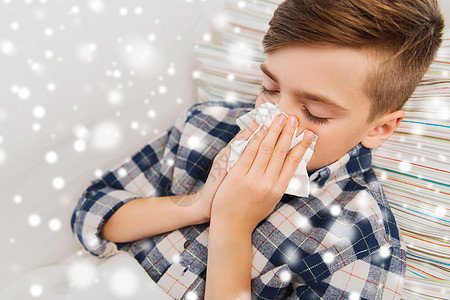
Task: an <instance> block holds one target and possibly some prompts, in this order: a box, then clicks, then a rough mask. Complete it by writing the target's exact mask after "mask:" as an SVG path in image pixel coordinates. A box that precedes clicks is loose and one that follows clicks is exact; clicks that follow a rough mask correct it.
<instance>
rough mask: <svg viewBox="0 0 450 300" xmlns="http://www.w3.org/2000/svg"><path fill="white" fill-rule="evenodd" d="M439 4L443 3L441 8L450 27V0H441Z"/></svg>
mask: <svg viewBox="0 0 450 300" xmlns="http://www.w3.org/2000/svg"><path fill="white" fill-rule="evenodd" d="M439 4H440V5H441V9H442V11H443V12H444V15H445V20H446V25H447V26H446V27H447V28H450V0H440V1H439ZM447 20H448V21H447Z"/></svg>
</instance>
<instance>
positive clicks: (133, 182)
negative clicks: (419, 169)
mask: <svg viewBox="0 0 450 300" xmlns="http://www.w3.org/2000/svg"><path fill="white" fill-rule="evenodd" d="M253 108H254V104H250V103H238V102H237V103H231V102H205V103H199V104H195V105H193V106H192V107H190V108H189V109H187V110H185V111H184V112H183V113H182V114H181V115H180V116H179V117H178V119H177V120H176V122H175V125H174V126H172V127H171V128H169V129H168V130H166V131H165V132H163V133H162V134H160V135H159V136H158V137H156V138H154V139H153V140H152V141H151V142H150V143H149V144H147V145H145V146H144V147H143V148H142V149H141V150H140V151H139V152H137V153H136V154H134V155H133V156H132V157H131V158H130V159H129V160H128V161H126V162H124V163H123V164H120V165H118V166H117V167H116V168H114V169H113V170H112V171H109V172H106V173H105V174H104V176H103V177H101V178H98V179H96V180H93V181H91V184H90V186H89V187H88V188H87V189H86V190H85V191H84V193H83V195H82V197H81V198H80V199H79V201H78V204H77V205H76V207H75V210H74V212H73V215H72V219H71V225H72V230H73V232H74V235H75V236H76V237H77V238H78V240H79V241H80V242H81V244H82V245H83V246H84V248H86V249H87V250H88V251H89V252H90V253H92V254H93V255H96V256H99V257H109V256H111V255H114V254H116V253H117V252H118V251H119V250H123V251H128V252H129V253H131V254H132V255H133V256H134V257H135V258H136V260H137V261H138V262H139V263H140V264H141V265H142V267H143V268H144V269H145V271H146V272H147V273H148V275H149V276H150V278H151V279H152V280H153V281H154V282H156V283H157V284H158V285H159V286H160V287H161V288H162V289H163V290H165V291H166V292H167V293H168V294H169V295H170V296H172V297H173V298H174V299H192V298H190V297H188V295H192V293H195V295H197V296H198V298H199V299H203V298H204V293H205V282H206V278H205V277H206V264H207V245H208V229H209V223H205V224H200V225H192V226H187V227H183V228H180V229H177V230H174V231H171V232H166V233H162V234H159V235H155V236H153V237H148V238H144V239H141V240H138V241H134V242H130V243H113V242H110V241H108V240H104V239H102V238H101V237H100V232H101V229H102V226H103V224H104V223H105V222H106V221H107V220H108V219H109V218H110V217H111V215H112V214H113V213H114V212H115V211H116V210H117V209H118V208H119V207H121V206H122V205H123V204H125V203H127V202H129V201H131V200H133V199H135V198H148V197H160V196H170V195H183V194H191V193H194V192H196V191H198V190H199V189H200V188H201V187H202V186H203V184H204V183H205V181H206V179H207V177H208V173H209V169H210V167H211V164H212V161H213V159H214V157H215V156H216V154H217V153H218V152H219V150H220V149H222V148H223V147H225V146H226V145H227V144H228V143H229V141H230V140H231V139H232V138H233V137H234V136H235V135H236V133H237V132H238V131H239V127H238V126H237V125H236V123H235V120H236V119H237V118H238V117H240V116H242V115H243V114H245V113H247V112H248V111H250V110H251V109H253ZM193 136H195V137H197V138H198V139H197V140H198V141H201V143H197V144H198V145H195V146H194V145H193V143H189V139H190V138H191V137H193ZM371 159H372V156H371V151H370V149H367V148H365V147H363V146H362V145H361V144H358V145H357V146H356V147H354V148H353V149H351V150H350V151H349V152H348V153H347V154H345V155H344V156H343V157H341V158H340V159H339V160H337V161H336V162H334V163H332V164H330V165H328V166H326V167H324V168H322V169H320V170H318V171H316V172H314V174H312V175H311V176H310V181H311V194H310V196H309V197H304V198H303V197H295V196H292V195H288V194H284V196H283V197H282V199H281V200H280V202H279V203H278V204H277V205H276V207H275V209H274V211H273V212H272V213H271V214H269V215H268V216H267V217H266V218H265V219H264V220H262V221H261V222H260V223H259V224H258V226H257V227H256V228H255V230H254V232H253V235H252V244H253V257H252V270H251V278H252V280H251V290H252V299H399V298H400V294H401V291H402V288H403V281H404V276H405V268H406V247H405V245H404V243H403V242H402V239H401V236H400V232H399V228H398V226H397V224H396V222H395V219H394V216H393V214H392V212H391V209H390V208H389V205H388V202H387V201H386V197H385V195H384V192H383V189H382V187H381V185H380V183H379V181H378V180H377V177H376V175H375V173H374V172H373V170H372V168H371Z"/></svg>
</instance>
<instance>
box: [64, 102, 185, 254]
mask: <svg viewBox="0 0 450 300" xmlns="http://www.w3.org/2000/svg"><path fill="white" fill-rule="evenodd" d="M188 113H189V110H185V111H183V112H182V113H181V114H180V115H179V117H178V118H177V120H176V122H175V124H174V125H173V126H172V127H170V128H169V129H167V130H165V131H164V132H162V133H161V134H159V135H158V136H156V137H155V138H153V139H152V140H151V141H150V142H149V143H148V144H147V145H145V146H144V147H143V148H142V149H140V150H139V151H138V152H137V153H135V154H134V155H133V156H132V157H131V158H130V159H128V160H126V161H125V162H124V163H121V164H119V165H118V166H116V167H115V168H113V170H112V171H108V172H106V173H105V174H104V175H103V176H102V177H101V178H98V179H95V180H93V181H91V184H90V186H89V187H88V188H87V189H86V190H85V191H84V192H83V194H82V196H81V197H80V199H79V200H78V203H77V205H76V207H75V209H74V211H73V214H72V218H71V227H72V232H73V234H74V237H75V238H77V239H78V240H79V241H80V242H81V244H82V246H83V247H84V248H85V249H86V250H88V251H89V252H90V253H91V254H93V255H95V256H99V257H109V256H111V255H114V254H116V253H118V251H119V250H120V249H121V248H122V247H124V246H126V245H127V244H128V243H114V242H111V241H108V240H105V239H102V238H101V236H100V232H101V230H102V227H103V224H104V223H105V222H106V221H107V220H108V219H109V218H110V217H111V216H112V214H113V213H114V212H115V211H117V210H118V209H119V208H120V207H121V206H122V205H124V204H125V203H127V202H129V201H131V200H133V199H136V198H144V197H161V196H166V195H167V193H168V191H169V190H170V187H171V177H172V176H171V174H172V173H173V165H174V163H173V160H174V159H175V158H176V153H177V150H178V147H179V140H180V138H181V135H182V132H183V129H184V126H185V122H186V118H187V115H188Z"/></svg>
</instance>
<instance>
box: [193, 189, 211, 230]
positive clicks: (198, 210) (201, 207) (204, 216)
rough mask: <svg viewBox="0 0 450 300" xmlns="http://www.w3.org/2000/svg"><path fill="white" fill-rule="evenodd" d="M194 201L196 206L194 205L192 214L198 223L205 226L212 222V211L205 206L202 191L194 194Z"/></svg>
mask: <svg viewBox="0 0 450 300" xmlns="http://www.w3.org/2000/svg"><path fill="white" fill-rule="evenodd" d="M192 197H193V198H192V201H193V202H194V204H193V205H192V209H193V211H192V213H193V214H194V215H195V216H196V218H197V220H198V223H197V224H203V223H207V222H209V221H210V209H209V207H206V206H205V204H204V203H205V201H203V199H202V198H201V197H202V195H201V190H200V191H198V192H196V193H194V194H192Z"/></svg>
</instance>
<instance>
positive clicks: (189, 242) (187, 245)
mask: <svg viewBox="0 0 450 300" xmlns="http://www.w3.org/2000/svg"><path fill="white" fill-rule="evenodd" d="M191 243H192V241H190V240H187V241H186V242H184V249H186V248H187V247H189V245H190V244H191Z"/></svg>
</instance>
